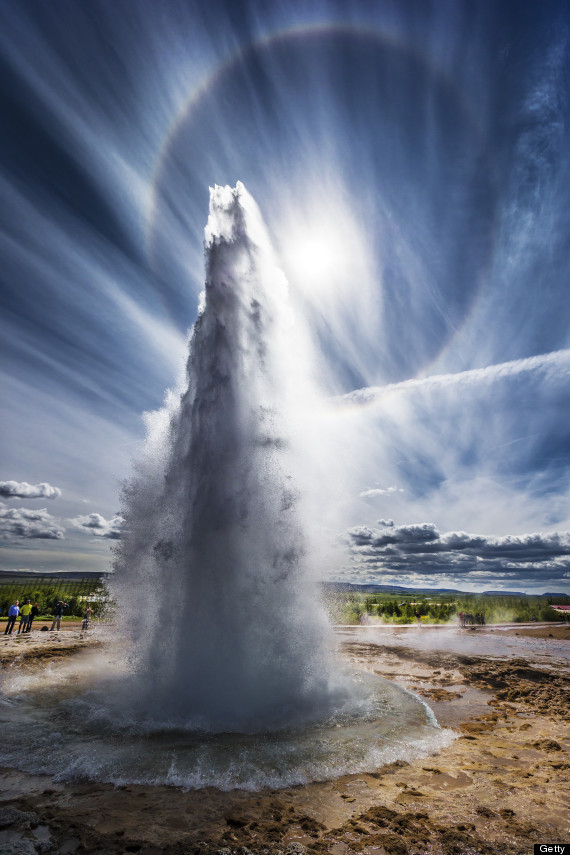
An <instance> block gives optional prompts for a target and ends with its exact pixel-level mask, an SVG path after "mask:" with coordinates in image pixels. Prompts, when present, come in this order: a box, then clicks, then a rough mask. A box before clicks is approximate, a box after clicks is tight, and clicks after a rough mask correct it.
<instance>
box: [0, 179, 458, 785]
mask: <svg viewBox="0 0 570 855" xmlns="http://www.w3.org/2000/svg"><path fill="white" fill-rule="evenodd" d="M206 256H207V282H206V292H205V297H204V299H203V301H202V310H201V313H200V316H199V318H198V320H197V322H196V324H195V326H194V330H193V334H192V337H191V341H190V350H189V357H188V364H187V374H186V388H185V390H184V391H183V393H182V394H181V395H180V396H178V397H176V396H174V395H171V396H170V398H169V401H168V404H167V406H166V407H165V408H164V410H162V411H161V412H160V413H156V414H154V415H153V416H152V417H150V418H149V436H148V440H147V444H146V449H145V453H144V454H143V455H142V457H141V459H140V460H139V462H138V464H137V467H136V474H135V476H134V477H133V479H132V480H131V482H130V483H129V484H128V485H127V486H126V487H125V493H124V504H125V507H124V516H125V534H124V537H123V538H122V539H121V541H120V545H119V547H118V550H117V558H116V574H115V578H114V582H113V587H114V594H115V598H116V601H117V605H118V617H117V623H116V626H115V628H113V630H112V631H111V633H110V634H108V635H106V633H105V630H102V637H103V639H104V640H107V641H111V642H112V644H113V651H115V653H116V656H115V657H110V656H109V647H106V648H104V650H103V652H102V653H101V652H98V651H97V650H96V649H95V650H93V651H92V652H91V653H90V654H89V655H88V656H86V657H83V658H81V657H79V656H78V657H74V658H73V660H71V661H70V662H62V663H61V664H60V665H59V666H58V665H52V666H51V667H50V668H46V669H44V670H43V671H42V672H41V674H39V675H38V674H33V675H32V676H28V677H27V676H26V674H25V673H24V674H20V673H19V672H18V671H15V672H14V673H12V674H10V675H9V676H8V677H7V678H5V679H4V681H3V683H2V692H1V693H0V730H1V731H2V733H3V734H4V738H3V740H2V741H1V742H0V763H2V765H5V766H17V767H19V768H22V769H26V770H29V771H31V772H33V773H34V774H39V773H44V774H49V775H55V776H56V777H57V778H59V779H60V780H61V779H63V780H70V779H77V778H79V779H84V778H89V779H95V780H99V781H110V782H114V783H117V784H122V783H145V784H173V785H177V786H183V787H187V788H199V787H208V786H215V787H218V788H220V789H232V788H234V787H242V788H245V789H252V790H257V789H261V788H263V787H282V786H289V785H291V784H301V783H307V782H309V781H318V780H326V779H329V778H334V777H338V776H339V775H343V774H347V773H354V772H361V771H365V770H373V769H376V768H378V767H379V766H381V765H382V764H384V763H390V762H393V761H394V760H398V759H409V758H411V757H413V756H417V755H418V754H420V755H423V754H426V753H428V752H432V751H434V750H437V749H438V748H439V747H441V746H442V745H445V744H447V743H448V742H449V741H450V739H451V737H450V734H449V733H446V732H444V731H442V730H441V729H439V728H438V727H437V724H436V723H435V720H434V718H433V715H431V713H430V711H429V710H428V708H427V707H426V706H425V704H424V703H423V702H422V701H420V700H419V699H418V698H416V697H415V696H413V695H411V694H409V693H407V692H405V691H404V690H403V689H399V688H398V687H397V686H395V685H394V684H392V683H389V682H388V681H386V680H382V679H381V678H379V677H376V676H375V675H371V674H366V673H364V672H362V671H360V672H358V671H356V672H351V673H349V672H348V671H347V670H346V669H344V670H343V669H341V668H340V666H339V665H335V664H334V662H333V661H331V658H330V656H329V651H330V649H331V648H332V644H331V637H330V635H331V630H330V628H329V626H328V622H327V620H326V618H325V614H324V612H323V609H322V606H321V605H320V597H319V587H318V582H319V572H320V570H322V569H326V568H322V567H320V564H324V563H325V560H326V559H325V557H324V554H323V552H322V540H321V538H320V537H319V531H318V528H317V527H316V524H315V517H316V516H317V514H316V513H315V504H314V503H313V501H312V500H311V501H309V502H308V500H307V495H308V494H310V486H311V482H314V481H315V479H316V478H317V476H316V474H315V470H314V468H313V464H314V459H315V457H318V454H317V452H318V448H317V447H316V445H315V443H314V441H313V440H311V441H310V442H309V443H308V442H307V440H308V436H310V435H311V434H312V433H314V429H313V428H312V427H311V421H310V419H309V420H308V416H309V414H310V413H311V412H312V407H311V406H310V403H311V401H314V400H315V397H314V393H313V392H312V390H311V386H310V383H309V382H308V380H307V377H306V366H304V360H303V359H300V358H299V346H298V343H296V341H295V337H296V333H295V327H294V325H292V318H291V313H290V310H289V307H288V303H287V286H286V282H285V280H284V278H283V276H282V274H281V273H280V271H279V270H278V269H277V267H276V265H275V262H274V259H273V257H272V252H271V248H270V245H269V241H268V239H267V236H266V233H265V229H264V227H263V224H262V222H261V218H260V216H259V213H258V211H257V208H256V206H255V203H254V202H253V200H252V199H251V197H250V196H249V195H248V194H247V192H246V191H245V189H244V187H243V186H242V185H241V184H238V185H237V186H236V188H235V189H231V188H229V187H225V188H220V187H216V188H214V190H213V191H212V193H211V201H210V217H209V220H208V225H207V229H206ZM300 413H301V416H302V417H301V416H300V415H299V414H300ZM325 486H327V485H326V484H325ZM307 502H308V503H307ZM332 504H334V502H332ZM315 553H318V554H315ZM119 629H122V630H123V631H124V633H125V636H126V638H127V640H128V639H129V638H130V641H131V644H130V645H129V651H130V652H129V661H128V662H125V661H124V658H123V656H122V653H123V649H124V648H123V645H122V644H120V643H117V642H118V637H117V633H118V631H119ZM22 745H25V746H26V750H25V751H22Z"/></svg>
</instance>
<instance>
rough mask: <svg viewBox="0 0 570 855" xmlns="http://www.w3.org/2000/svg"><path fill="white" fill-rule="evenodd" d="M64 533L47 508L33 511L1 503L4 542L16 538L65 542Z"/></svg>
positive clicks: (0, 511) (1, 533)
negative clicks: (9, 506) (8, 506)
mask: <svg viewBox="0 0 570 855" xmlns="http://www.w3.org/2000/svg"><path fill="white" fill-rule="evenodd" d="M64 531H65V529H63V528H62V527H61V525H60V524H59V523H58V522H57V521H56V520H55V519H54V518H53V517H52V516H51V514H48V512H47V510H46V508H42V509H41V510H34V511H32V510H29V509H28V508H7V507H6V505H4V504H3V503H0V537H1V538H2V539H3V540H11V539H12V538H14V537H25V538H36V539H41V540H63V537H64Z"/></svg>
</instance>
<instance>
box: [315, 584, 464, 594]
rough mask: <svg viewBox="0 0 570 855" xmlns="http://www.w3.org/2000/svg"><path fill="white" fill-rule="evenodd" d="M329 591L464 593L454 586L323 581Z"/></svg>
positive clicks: (357, 592) (359, 592) (356, 592)
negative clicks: (414, 586)
mask: <svg viewBox="0 0 570 855" xmlns="http://www.w3.org/2000/svg"><path fill="white" fill-rule="evenodd" d="M324 587H325V588H326V589H328V590H331V591H346V592H348V593H350V592H351V591H353V592H354V593H355V594H465V593H469V592H468V591H459V590H457V589H456V588H404V587H402V586H401V585H355V584H353V583H352V582H325V583H324Z"/></svg>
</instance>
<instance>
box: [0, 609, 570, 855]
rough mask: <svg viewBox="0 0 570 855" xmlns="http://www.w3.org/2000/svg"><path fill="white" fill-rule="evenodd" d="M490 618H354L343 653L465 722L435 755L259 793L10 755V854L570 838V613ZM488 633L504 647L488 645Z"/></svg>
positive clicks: (456, 850) (499, 843) (29, 644)
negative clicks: (444, 626) (431, 627)
mask: <svg viewBox="0 0 570 855" xmlns="http://www.w3.org/2000/svg"><path fill="white" fill-rule="evenodd" d="M484 633H486V635H485V634H482V632H481V631H480V629H479V628H478V629H477V630H475V631H472V632H464V633H462V634H461V631H459V630H454V631H453V632H451V633H449V634H448V635H446V636H445V638H444V637H443V636H442V635H441V631H440V632H439V634H435V633H431V634H429V633H426V632H425V631H424V629H423V628H422V630H421V631H414V630H409V631H408V632H407V633H406V632H402V631H398V632H396V631H392V630H390V629H386V628H383V630H382V632H379V633H375V632H374V631H371V632H367V631H365V630H360V629H358V628H355V629H354V630H348V631H345V632H342V633H340V634H339V651H340V655H341V656H342V658H343V659H345V660H347V661H349V662H351V663H353V664H354V665H356V666H357V667H360V668H364V669H367V670H370V671H374V672H375V673H377V674H380V675H381V676H383V677H387V678H388V679H390V680H394V681H395V682H397V683H398V684H399V685H401V686H404V687H405V688H408V689H411V690H413V691H415V692H416V693H418V694H420V695H422V696H423V697H424V698H426V700H427V702H428V703H429V704H430V706H431V707H432V709H433V710H434V712H435V714H436V716H437V719H438V721H439V722H440V724H441V725H442V726H445V727H451V728H453V730H454V731H455V732H456V734H457V738H456V739H455V740H454V741H453V742H452V744H451V745H449V746H448V747H447V748H445V749H444V750H442V751H441V752H440V753H439V754H437V755H436V756H431V757H428V758H423V759H419V760H415V761H413V762H411V763H405V762H403V761H399V762H397V763H395V764H392V765H390V766H386V767H383V768H381V769H378V770H371V771H370V773H367V774H358V775H349V776H345V777H342V778H339V779H336V780H334V781H328V782H323V783H314V784H311V785H307V786H299V787H291V788H288V789H284V790H278V791H263V792H259V793H250V792H243V791H237V790H235V791H231V792H219V791H217V790H213V789H205V790H199V791H190V792H188V791H183V790H180V789H177V788H174V787H166V786H159V787H149V786H122V787H115V786H112V785H107V784H99V783H94V782H89V781H85V782H83V783H69V784H66V783H59V782H58V783H56V782H54V781H52V780H51V779H50V778H47V777H44V776H32V775H27V774H25V773H22V772H19V771H16V770H10V769H2V770H0V855H4V853H14V855H16V853H20V855H22V853H23V854H24V855H32V853H34V852H45V853H54V855H55V853H57V854H58V855H70V853H77V855H83V853H90V855H96V854H97V855H106V853H110V855H114V853H117V855H119V853H121V855H122V853H127V852H135V853H139V855H159V853H164V855H182V853H196V855H210V853H212V855H215V853H219V855H234V853H235V855H249V853H255V854H256V853H265V855H279V853H282V854H283V855H303V853H305V852H307V855H311V853H315V855H318V853H327V852H328V853H331V855H353V853H365V855H366V854H367V853H370V855H420V853H431V855H486V853H509V855H522V853H531V852H532V846H533V844H534V843H540V842H545V841H546V842H554V843H564V842H568V841H569V840H570V821H569V820H570V811H569V807H570V799H569V793H570V756H569V751H570V732H569V729H568V709H569V708H570V704H569V703H568V700H569V690H570V655H569V654H570V627H568V626H567V627H564V626H553V627H529V628H525V627H516V626H515V627H512V628H507V627H502V628H501V633H502V634H501V635H500V637H499V634H498V632H497V633H496V634H495V635H493V629H492V628H485V630H484ZM517 636H518V637H517ZM503 639H505V640H503ZM532 639H540V640H539V641H537V642H536V648H535V647H534V646H533V645H534V642H533V640H532ZM489 640H490V643H492V644H494V645H496V647H497V652H496V655H488V654H485V655H482V654H481V652H480V648H481V643H482V642H485V643H487V642H489ZM2 642H3V643H2ZM105 643H107V642H106V641H105V638H104V637H101V634H100V633H97V636H95V635H90V634H89V633H80V632H78V631H77V630H73V631H66V632H60V633H45V632H44V633H42V632H40V631H38V632H34V633H32V636H31V637H30V638H29V639H22V638H20V639H0V662H1V664H2V667H3V668H4V669H5V668H21V669H34V668H42V667H44V665H45V663H47V662H49V661H51V660H52V659H53V658H54V657H65V656H72V655H74V653H76V652H77V651H80V650H82V649H85V647H89V646H93V645H97V644H105ZM509 645H510V646H509ZM513 645H514V646H513ZM517 645H520V650H519V648H518V647H517ZM524 645H526V646H524ZM505 646H508V650H506V649H505V650H503V647H505ZM521 650H522V651H523V653H524V655H519V654H520V651H521ZM513 651H514V652H513ZM0 739H1V735H0Z"/></svg>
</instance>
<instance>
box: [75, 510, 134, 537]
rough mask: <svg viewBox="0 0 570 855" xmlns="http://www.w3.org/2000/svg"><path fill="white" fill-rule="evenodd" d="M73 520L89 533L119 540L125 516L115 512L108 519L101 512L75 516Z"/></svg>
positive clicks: (77, 525)
mask: <svg viewBox="0 0 570 855" xmlns="http://www.w3.org/2000/svg"><path fill="white" fill-rule="evenodd" d="M71 522H72V523H73V525H74V526H75V527H76V528H79V529H81V530H82V531H86V532H89V534H93V535H95V537H105V538H108V539H109V540H118V539H119V538H120V536H121V527H122V525H123V518H122V517H121V516H119V515H118V514H115V516H114V517H112V518H111V519H110V520H106V519H105V517H104V516H102V515H101V514H85V515H83V516H78V517H74V518H73V519H72V520H71Z"/></svg>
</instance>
